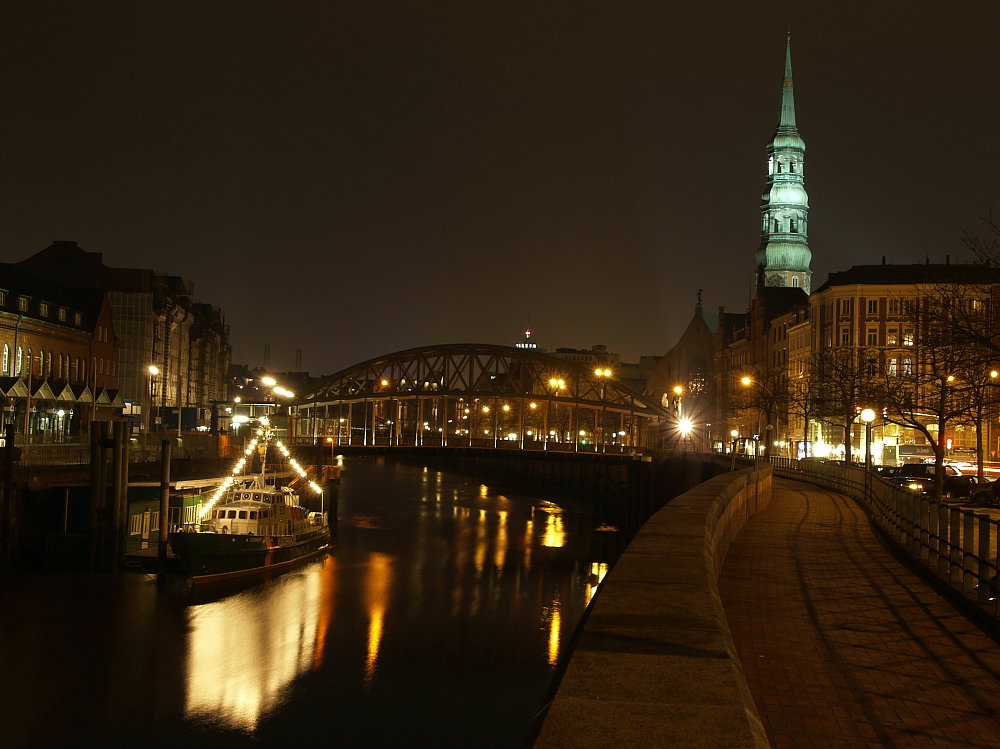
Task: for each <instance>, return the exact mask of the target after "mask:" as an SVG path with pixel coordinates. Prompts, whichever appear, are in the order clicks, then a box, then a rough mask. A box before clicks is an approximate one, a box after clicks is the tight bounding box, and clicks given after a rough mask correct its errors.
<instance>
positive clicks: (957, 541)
mask: <svg viewBox="0 0 1000 749" xmlns="http://www.w3.org/2000/svg"><path fill="white" fill-rule="evenodd" d="M948 521H949V526H950V528H949V529H948V551H949V557H950V562H951V563H950V565H949V568H950V569H949V574H948V579H949V581H950V582H951V584H952V585H954V586H955V587H959V586H960V585H961V584H962V545H961V539H962V514H961V513H960V512H959V511H958V510H952V512H951V517H950V518H948Z"/></svg>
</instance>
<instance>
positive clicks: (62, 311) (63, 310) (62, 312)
mask: <svg viewBox="0 0 1000 749" xmlns="http://www.w3.org/2000/svg"><path fill="white" fill-rule="evenodd" d="M56 317H58V318H59V322H66V308H65V307H60V308H59V310H58V311H57V312H56Z"/></svg>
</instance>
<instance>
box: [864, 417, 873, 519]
mask: <svg viewBox="0 0 1000 749" xmlns="http://www.w3.org/2000/svg"><path fill="white" fill-rule="evenodd" d="M861 420H862V421H863V422H864V423H865V501H866V502H867V501H868V500H869V493H870V492H871V480H872V422H873V421H875V412H874V411H873V410H872V409H870V408H866V409H864V410H863V411H862V412H861Z"/></svg>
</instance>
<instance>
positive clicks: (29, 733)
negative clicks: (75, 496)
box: [0, 460, 615, 749]
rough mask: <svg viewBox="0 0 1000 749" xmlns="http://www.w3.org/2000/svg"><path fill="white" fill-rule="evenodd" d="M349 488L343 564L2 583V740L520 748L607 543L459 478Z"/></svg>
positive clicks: (362, 469) (347, 476)
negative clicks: (238, 585)
mask: <svg viewBox="0 0 1000 749" xmlns="http://www.w3.org/2000/svg"><path fill="white" fill-rule="evenodd" d="M343 476H344V477H343V481H342V486H341V490H340V497H339V508H338V516H339V518H340V520H339V528H338V532H337V541H336V547H335V550H334V551H333V553H332V554H330V555H328V556H327V557H325V558H323V559H322V560H317V561H315V562H312V563H308V564H305V565H303V566H301V567H299V568H297V569H296V570H294V571H291V572H289V573H287V574H285V575H282V576H280V577H277V578H274V579H272V580H268V581H265V582H261V583H258V584H257V585H255V586H253V587H249V588H244V589H242V590H239V591H235V592H230V593H229V594H228V595H219V594H214V595H211V596H207V597H202V598H191V597H190V594H186V593H183V592H178V591H176V590H171V591H167V592H165V591H162V590H158V588H157V586H156V585H155V583H154V582H153V581H152V580H151V579H149V578H147V577H145V576H143V575H142V574H139V573H130V574H127V575H124V576H117V577H116V576H111V575H83V574H72V575H68V574H66V573H60V574H51V573H49V574H40V573H39V574H22V573H18V574H8V575H6V576H4V577H2V578H0V585H2V587H0V603H2V610H0V675H2V678H3V684H4V688H3V693H2V699H0V746H3V747H6V748H7V749H19V748H20V747H45V746H69V745H71V744H72V745H79V744H81V743H83V744H84V745H95V746H107V747H120V746H144V747H149V746H164V747H166V746H169V747H172V748H176V747H185V749H187V748H189V747H209V746H210V747H216V748H218V747H229V746H232V747H241V746H269V747H270V746H274V747H278V746H281V747H285V746H298V747H305V746H309V745H311V744H316V745H320V746H335V747H463V748H464V747H475V748H477V749H478V748H486V747H498V748H506V747H511V748H519V747H522V746H523V745H524V742H525V739H526V737H527V736H528V734H529V732H530V729H531V725H532V721H533V718H534V716H535V714H536V712H537V711H538V710H539V709H540V708H541V707H542V705H543V704H544V702H545V699H546V696H547V694H548V692H549V690H550V688H551V686H552V685H553V682H554V679H555V675H556V673H557V669H558V667H559V665H560V663H561V661H560V659H561V658H562V657H563V656H564V655H565V654H566V652H567V647H568V644H569V641H570V638H571V636H572V634H573V632H574V629H575V627H576V625H577V623H578V622H579V621H580V618H581V616H582V614H583V612H584V610H585V608H586V606H587V604H588V602H589V601H590V599H591V598H592V597H593V595H594V593H595V590H596V586H597V585H598V583H599V581H600V580H601V579H602V578H603V576H604V574H605V573H606V571H607V568H608V565H609V563H611V562H613V558H612V557H613V556H614V553H615V552H613V551H610V549H611V548H612V547H613V546H615V540H614V539H610V538H609V537H608V536H609V534H608V533H607V532H598V531H595V530H594V523H593V521H592V519H591V518H590V517H589V516H588V515H587V514H585V513H582V512H577V511H573V510H572V509H571V508H569V507H568V506H566V505H564V504H563V503H561V502H560V501H559V500H558V499H556V498H554V497H530V496H525V495H523V494H514V493H508V492H505V491H503V490H502V488H501V487H499V486H495V485H491V484H489V483H480V482H479V481H477V480H474V479H470V478H468V477H464V476H461V475H458V474H449V473H442V472H440V471H436V470H433V469H430V468H424V467H419V466H404V465H397V464H393V463H377V462H365V461H362V460H349V461H347V462H346V463H345V465H344V474H343ZM122 578H123V579H122Z"/></svg>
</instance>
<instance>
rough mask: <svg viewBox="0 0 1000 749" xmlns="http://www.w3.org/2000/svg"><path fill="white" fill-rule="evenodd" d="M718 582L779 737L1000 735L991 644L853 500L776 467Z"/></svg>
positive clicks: (967, 743) (999, 665) (934, 743)
mask: <svg viewBox="0 0 1000 749" xmlns="http://www.w3.org/2000/svg"><path fill="white" fill-rule="evenodd" d="M718 586H719V593H720V595H721V598H722V602H723V605H724V608H725V612H726V617H727V619H728V622H729V628H730V631H731V633H732V638H733V641H734V642H735V645H736V649H737V651H738V653H739V656H740V660H741V662H742V665H743V670H744V672H745V674H746V679H747V683H748V685H749V687H750V692H751V693H752V695H753V698H754V701H755V703H756V705H757V709H758V711H759V713H760V718H761V721H762V723H763V725H764V728H765V730H766V732H767V734H768V737H769V738H770V739H771V742H772V743H773V745H774V746H775V747H777V749H784V748H785V747H949V748H952V749H953V748H955V747H977V748H978V747H1000V645H998V643H997V642H996V641H994V640H993V639H992V638H991V637H989V636H988V635H987V634H984V632H983V631H982V630H981V629H979V628H978V627H977V626H976V625H975V624H973V623H972V622H970V621H969V620H968V619H967V618H965V617H964V616H963V615H962V614H961V613H960V612H958V611H956V609H955V608H954V607H953V606H952V604H951V603H949V602H948V601H947V600H945V599H944V598H942V597H941V595H940V594H938V593H937V592H936V591H935V590H934V589H933V588H932V587H931V586H930V585H929V584H928V583H927V582H925V581H924V580H923V579H922V578H920V577H919V576H918V575H917V574H916V573H914V572H913V571H911V570H910V569H908V568H907V567H906V566H904V565H903V563H902V562H901V561H900V560H899V559H898V558H896V557H895V556H894V555H893V554H891V553H890V552H889V551H887V550H886V549H885V548H884V547H883V546H882V545H881V544H880V543H879V541H878V539H877V538H876V536H875V534H874V532H873V530H872V528H871V527H870V525H869V522H868V519H867V517H866V516H865V514H864V513H863V512H862V511H861V509H860V508H859V507H858V505H857V504H856V503H855V502H854V501H852V500H851V499H848V498H847V497H844V496H842V495H840V494H836V493H834V492H832V491H828V490H825V489H820V488H817V487H815V486H812V485H810V484H804V483H799V482H794V481H789V480H785V479H779V478H775V481H774V493H773V498H772V500H771V502H770V504H769V505H768V506H767V507H765V508H764V509H763V510H762V511H761V512H760V513H759V514H758V515H757V516H755V517H753V518H751V519H750V520H749V521H748V522H747V524H746V526H745V527H744V528H743V530H742V532H741V533H740V534H739V535H738V536H737V537H736V538H735V540H734V541H733V543H732V545H731V546H730V549H729V553H728V555H727V557H726V561H725V565H724V567H723V571H722V574H721V576H720V577H719V581H718Z"/></svg>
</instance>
